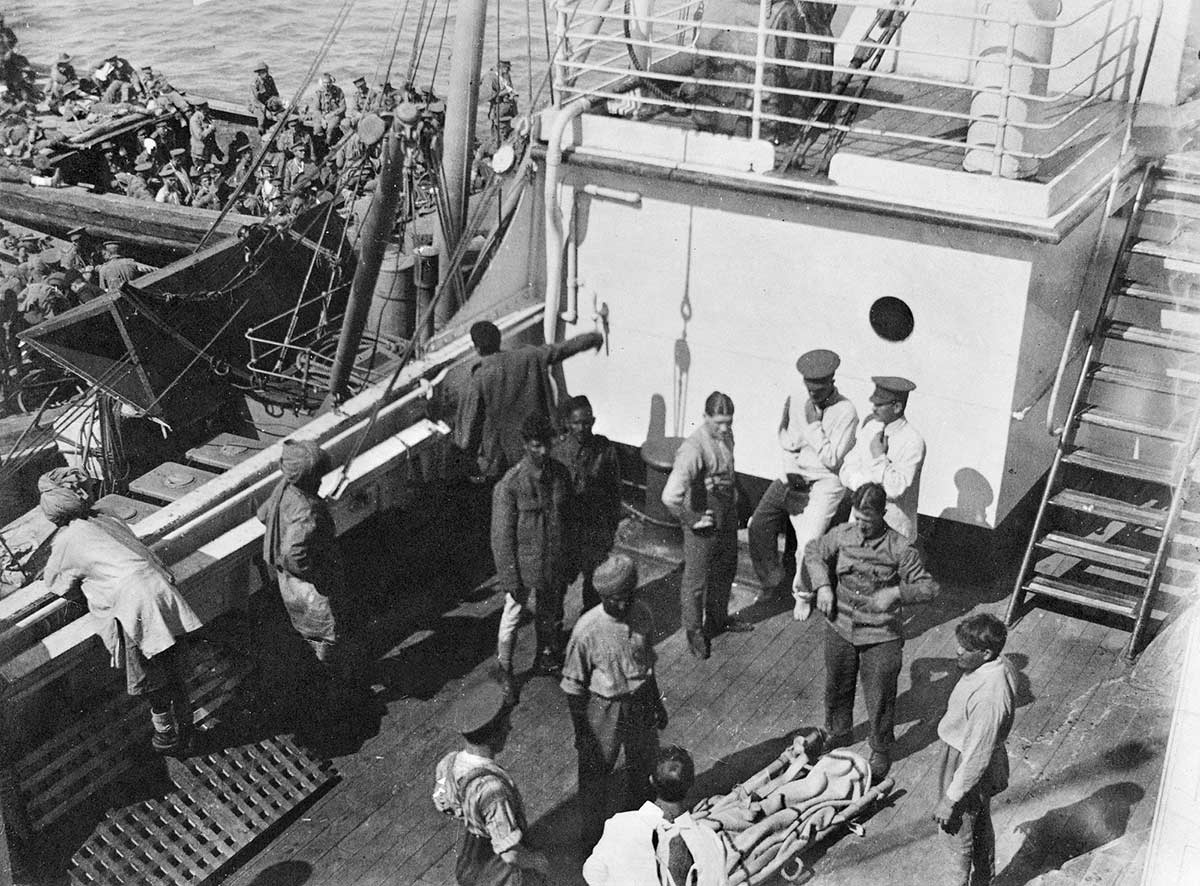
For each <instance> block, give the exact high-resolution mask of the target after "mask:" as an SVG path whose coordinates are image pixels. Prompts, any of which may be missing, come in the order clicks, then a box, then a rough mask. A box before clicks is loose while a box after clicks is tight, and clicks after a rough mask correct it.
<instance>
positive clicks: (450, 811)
mask: <svg viewBox="0 0 1200 886" xmlns="http://www.w3.org/2000/svg"><path fill="white" fill-rule="evenodd" d="M510 711H511V700H510V698H509V697H508V696H507V694H506V693H505V691H504V690H503V689H502V688H501V687H500V686H498V685H496V684H495V683H492V682H490V681H489V682H486V683H482V684H480V685H478V686H475V687H473V688H471V689H469V690H467V691H466V692H465V693H464V694H463V696H462V697H461V698H460V699H459V701H458V703H457V704H456V705H455V708H454V723H455V728H457V729H458V731H459V732H460V733H462V736H463V739H464V741H465V743H466V746H465V747H464V748H463V749H462V750H461V751H451V752H450V753H449V754H447V755H446V756H444V757H442V759H441V760H440V761H439V762H438V764H437V770H436V774H435V780H434V789H433V805H434V806H435V807H437V809H438V811H439V812H442V813H444V814H446V815H449V816H453V817H454V818H457V819H458V820H459V821H461V822H462V824H463V832H462V837H461V838H460V839H459V842H458V858H457V860H456V862H455V865H454V876H455V880H456V881H457V882H458V884H459V886H542V884H546V883H548V882H549V880H548V879H547V876H548V874H549V869H550V866H549V863H548V862H547V860H546V857H545V856H544V855H542V853H540V852H537V851H536V850H533V849H530V848H529V846H528V845H527V844H526V842H525V831H526V829H527V828H528V824H527V822H526V818H525V804H524V803H523V802H522V801H521V794H520V792H519V791H518V790H517V786H516V783H515V782H514V781H513V780H512V776H510V775H509V774H508V773H507V772H505V771H504V769H503V768H501V766H500V765H499V764H498V763H497V762H496V756H497V755H498V754H500V752H501V751H503V750H504V746H505V744H506V742H507V740H508V733H509V730H510V728H511V723H510V720H509V715H510Z"/></svg>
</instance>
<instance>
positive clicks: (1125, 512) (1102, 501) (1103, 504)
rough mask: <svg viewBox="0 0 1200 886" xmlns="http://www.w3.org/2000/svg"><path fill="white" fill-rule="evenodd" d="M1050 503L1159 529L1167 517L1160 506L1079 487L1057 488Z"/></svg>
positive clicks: (1106, 518)
mask: <svg viewBox="0 0 1200 886" xmlns="http://www.w3.org/2000/svg"><path fill="white" fill-rule="evenodd" d="M1050 504H1052V505H1054V506H1055V507H1059V508H1066V509H1068V510H1072V511H1078V512H1079V513H1081V514H1088V515H1091V516H1093V517H1099V518H1100V519H1103V520H1118V521H1120V522H1122V523H1132V524H1133V525H1135V526H1149V527H1151V528H1153V529H1161V528H1162V527H1163V524H1164V523H1165V522H1166V519H1167V512H1166V511H1165V510H1163V509H1162V508H1155V507H1149V506H1146V505H1136V504H1133V503H1131V502H1127V501H1122V500H1121V499H1119V498H1109V497H1107V496H1104V495H1097V494H1096V493H1094V492H1084V491H1082V490H1079V489H1061V490H1059V491H1058V492H1057V493H1055V495H1054V497H1053V498H1051V499H1050Z"/></svg>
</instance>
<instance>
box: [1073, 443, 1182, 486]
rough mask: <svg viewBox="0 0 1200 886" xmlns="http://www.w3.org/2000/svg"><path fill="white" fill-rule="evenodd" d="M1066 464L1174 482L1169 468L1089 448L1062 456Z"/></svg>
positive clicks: (1168, 482) (1109, 472) (1168, 483)
mask: <svg viewBox="0 0 1200 886" xmlns="http://www.w3.org/2000/svg"><path fill="white" fill-rule="evenodd" d="M1063 461H1065V462H1066V463H1067V464H1071V465H1077V466H1078V467H1081V468H1089V469H1091V470H1093V471H1103V472H1104V473H1106V474H1114V475H1116V476H1118V477H1132V478H1134V479H1135V480H1147V481H1149V482H1151V483H1162V484H1164V485H1167V486H1169V485H1170V484H1171V483H1172V482H1174V479H1175V478H1174V474H1173V473H1172V471H1171V469H1170V468H1163V467H1158V466H1156V465H1150V464H1146V463H1145V462H1143V461H1138V460H1137V459H1133V458H1117V457H1116V456H1113V455H1101V454H1100V453H1099V452H1093V451H1092V450H1090V449H1085V448H1083V447H1080V448H1079V449H1075V450H1072V451H1071V452H1068V453H1067V454H1066V455H1064V456H1063Z"/></svg>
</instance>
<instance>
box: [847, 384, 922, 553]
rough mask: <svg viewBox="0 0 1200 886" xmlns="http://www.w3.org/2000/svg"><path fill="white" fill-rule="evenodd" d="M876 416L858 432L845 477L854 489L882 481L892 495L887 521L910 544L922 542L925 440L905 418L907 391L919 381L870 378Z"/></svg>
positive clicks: (872, 403) (871, 416)
mask: <svg viewBox="0 0 1200 886" xmlns="http://www.w3.org/2000/svg"><path fill="white" fill-rule="evenodd" d="M871 381H873V382H874V383H875V393H874V394H872V395H871V405H872V407H873V409H872V413H871V415H870V416H869V417H868V418H867V419H866V421H865V422H863V426H862V427H861V428H860V429H859V431H858V442H856V443H855V444H854V448H853V449H852V450H850V454H849V455H847V456H846V461H845V463H844V464H843V465H842V471H841V478H842V483H843V485H845V487H846V488H847V489H849V490H851V491H853V490H855V489H857V488H858V487H859V486H862V485H863V484H864V483H880V484H882V485H883V489H884V491H885V492H886V493H887V501H888V504H887V511H886V513H885V514H884V517H883V519H884V522H885V523H887V525H888V526H890V527H892V529H895V530H896V531H897V532H899V533H900V534H901V535H903V536H904V537H905V538H906V539H907V540H908V541H909V542H915V541H916V540H917V498H918V495H919V493H920V489H921V466H922V465H923V464H924V463H925V439H924V438H923V437H922V436H921V435H920V433H918V431H917V429H916V428H914V427H913V426H912V425H911V424H910V423H909V421H908V419H907V418H906V417H905V412H906V411H907V409H908V395H909V394H910V393H912V392H913V391H914V390H916V387H917V386H916V385H915V384H913V383H912V382H911V381H909V380H908V379H906V378H899V377H898V376H892V375H876V376H872V377H871Z"/></svg>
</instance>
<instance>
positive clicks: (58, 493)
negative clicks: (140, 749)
mask: <svg viewBox="0 0 1200 886" xmlns="http://www.w3.org/2000/svg"><path fill="white" fill-rule="evenodd" d="M90 486H91V478H90V477H88V476H87V475H86V474H84V473H83V472H82V471H79V470H78V469H75V468H59V469H57V470H54V471H50V472H49V473H47V474H43V475H42V477H41V478H39V480H38V490H39V492H41V499H40V506H41V509H42V512H43V513H44V514H45V515H46V517H47V518H48V519H49V520H50V521H51V522H53V523H54V524H55V526H57V527H58V529H57V530H56V531H55V534H54V539H53V541H52V542H51V546H50V559H49V561H48V562H47V563H46V569H45V572H44V574H43V578H44V580H45V583H46V588H47V589H48V590H49V591H51V592H52V593H54V594H57V595H58V596H60V597H65V596H66V595H68V594H70V593H72V592H73V591H76V590H78V591H81V592H82V593H83V596H84V599H86V600H87V607H88V612H89V613H91V615H92V617H93V618H95V619H96V620H97V621H99V622H100V625H99V633H100V639H101V640H103V641H104V645H105V647H106V648H107V649H108V651H109V653H110V655H111V656H112V662H113V666H114V667H120V666H121V663H122V661H123V663H124V666H125V687H126V691H127V692H128V693H129V694H130V695H132V696H145V697H147V699H148V700H149V702H150V719H151V722H152V723H153V726H154V736H153V739H152V741H151V743H152V745H153V747H154V749H155V750H156V751H158V752H159V753H163V754H180V753H183V752H184V751H185V750H186V748H187V744H188V737H189V734H190V732H191V726H192V709H191V703H190V702H189V700H188V696H187V690H186V689H185V688H184V685H183V677H182V668H181V664H180V659H181V658H182V653H181V652H180V644H179V640H180V639H181V638H182V637H183V636H184V635H185V634H187V633H188V632H190V631H194V630H196V629H198V628H200V627H201V621H200V618H199V616H197V615H196V613H195V612H194V611H193V610H192V608H191V606H189V605H188V602H187V600H185V599H184V598H183V596H182V595H181V594H180V593H179V591H178V590H177V589H176V587H175V579H174V577H173V576H172V575H171V573H170V572H169V571H168V570H167V568H166V567H165V566H164V565H163V564H162V562H161V561H160V560H159V559H158V557H157V556H155V555H154V553H153V552H152V551H151V550H150V549H149V548H147V547H146V546H145V545H144V544H142V542H141V541H140V540H139V539H138V537H137V536H136V535H134V534H133V532H132V531H130V529H129V527H128V526H127V525H126V524H125V523H124V522H122V521H121V520H120V519H118V518H116V517H113V516H110V515H107V514H99V513H96V512H94V511H93V510H92V509H91V495H90Z"/></svg>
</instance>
